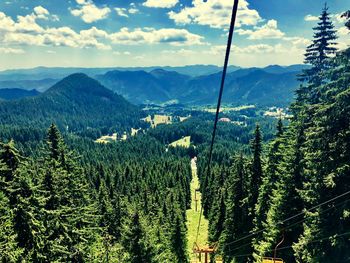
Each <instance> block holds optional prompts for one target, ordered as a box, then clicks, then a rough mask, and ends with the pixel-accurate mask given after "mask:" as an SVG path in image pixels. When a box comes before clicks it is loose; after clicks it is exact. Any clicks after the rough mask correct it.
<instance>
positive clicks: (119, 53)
mask: <svg viewBox="0 0 350 263" xmlns="http://www.w3.org/2000/svg"><path fill="white" fill-rule="evenodd" d="M113 54H114V55H117V56H120V55H124V56H130V55H131V53H130V52H129V51H124V52H120V51H114V52H113Z"/></svg>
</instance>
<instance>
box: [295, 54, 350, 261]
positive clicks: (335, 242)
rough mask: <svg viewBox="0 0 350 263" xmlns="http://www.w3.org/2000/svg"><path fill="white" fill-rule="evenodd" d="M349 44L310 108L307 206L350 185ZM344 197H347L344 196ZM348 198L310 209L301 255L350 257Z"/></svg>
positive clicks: (300, 258) (299, 257)
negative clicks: (317, 102)
mask: <svg viewBox="0 0 350 263" xmlns="http://www.w3.org/2000/svg"><path fill="white" fill-rule="evenodd" d="M349 61H350V49H347V50H345V51H343V52H340V53H339V54H337V56H336V57H335V58H334V59H333V61H332V62H333V63H334V68H333V69H331V70H329V71H328V72H327V74H328V76H327V77H328V78H329V79H330V80H331V81H330V82H329V83H327V84H325V85H322V86H320V90H321V100H320V101H321V102H320V103H319V104H317V105H315V106H314V108H313V111H310V112H309V114H310V115H311V117H312V118H311V120H312V121H311V122H310V124H309V127H308V129H307V130H306V131H305V137H306V140H305V144H304V145H303V154H304V156H305V157H304V163H305V180H304V189H303V191H301V197H302V199H303V202H304V204H305V207H306V208H307V209H309V208H311V207H313V206H316V205H319V204H321V203H323V202H325V201H327V200H330V199H332V198H334V197H336V196H339V195H341V194H344V193H345V192H347V191H348V190H349V189H350V183H349V174H350V169H349V160H350V150H349V149H350V144H349V143H350V133H349V125H350V121H349V120H350V88H349V82H350V78H349V76H350V75H349V73H350V62H349ZM344 199H345V200H344ZM349 210H350V207H349V202H347V201H346V198H343V199H339V200H337V202H331V203H328V204H327V205H323V206H321V207H319V208H317V209H314V210H312V211H308V212H307V213H306V216H305V217H306V219H305V223H304V225H303V227H304V231H303V234H302V235H301V237H300V238H299V241H298V242H297V243H296V244H295V246H294V250H295V253H296V257H297V260H298V261H300V262H301V261H302V262H306V263H309V262H322V263H323V262H330V261H334V262H337V261H338V262H341V261H348V260H349V259H350V252H349V250H348V249H347V248H348V247H349V238H348V237H344V236H342V234H343V233H348V232H349V231H350V224H349V214H348V212H347V211H349Z"/></svg>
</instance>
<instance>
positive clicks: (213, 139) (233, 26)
mask: <svg viewBox="0 0 350 263" xmlns="http://www.w3.org/2000/svg"><path fill="white" fill-rule="evenodd" d="M238 3H239V0H234V3H233V7H232V16H231V24H230V30H229V35H228V41H227V48H226V55H225V63H224V70H223V71H222V78H221V85H220V93H219V98H218V103H217V107H216V115H215V122H214V128H213V134H212V138H211V145H210V151H209V158H208V166H207V177H208V175H209V174H210V166H211V159H212V155H213V148H214V142H215V136H216V129H217V125H218V121H219V113H220V107H221V100H222V94H223V91H224V86H225V80H226V72H227V67H228V62H229V58H230V52H231V44H232V39H233V32H234V30H235V23H236V17H237V10H238ZM202 214H203V205H201V210H200V215H199V222H198V228H197V235H196V243H197V241H198V235H199V228H200V225H201V220H202Z"/></svg>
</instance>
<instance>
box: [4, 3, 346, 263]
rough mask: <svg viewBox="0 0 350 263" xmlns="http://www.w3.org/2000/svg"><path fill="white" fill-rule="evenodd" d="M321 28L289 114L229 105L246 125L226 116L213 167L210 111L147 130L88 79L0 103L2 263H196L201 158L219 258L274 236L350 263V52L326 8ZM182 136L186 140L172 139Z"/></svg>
mask: <svg viewBox="0 0 350 263" xmlns="http://www.w3.org/2000/svg"><path fill="white" fill-rule="evenodd" d="M344 16H345V17H347V18H349V16H350V15H349V12H347V13H346V14H344ZM346 26H347V27H348V28H349V27H350V25H349V22H348V23H347V24H346ZM349 29H350V28H349ZM314 31H315V33H314V40H313V42H312V44H311V45H310V46H309V47H308V48H307V50H306V54H305V63H306V64H310V65H311V67H306V68H305V69H304V71H303V73H302V74H300V75H299V80H300V83H301V86H300V88H299V89H298V90H297V93H296V100H295V102H294V103H293V104H292V105H291V107H290V110H291V113H292V114H293V117H292V119H291V120H286V119H282V118H280V119H279V120H278V121H277V120H273V119H271V118H270V119H269V118H264V117H263V116H261V115H259V114H257V113H256V111H255V110H251V109H247V110H244V111H240V112H239V113H237V112H231V113H222V114H221V115H220V117H226V118H230V119H233V120H237V121H240V120H244V121H245V125H242V126H241V125H232V124H231V123H225V122H221V123H219V125H218V133H217V137H216V141H215V147H214V152H213V155H212V166H211V167H210V169H209V170H208V169H207V168H208V167H207V162H208V149H209V145H210V138H211V132H212V123H213V120H214V116H213V114H211V113H208V112H200V111H195V110H193V111H189V112H186V111H183V112H181V114H179V115H178V116H181V115H182V116H187V115H189V114H191V118H189V119H187V120H185V121H183V122H176V123H173V124H171V125H160V126H159V127H156V128H154V129H149V127H148V125H147V124H145V123H144V122H142V121H141V118H143V117H144V116H145V113H144V112H142V111H141V110H140V108H139V107H136V106H134V105H132V104H130V103H129V102H127V101H126V100H125V99H123V98H122V97H121V96H119V95H117V94H115V93H114V92H112V91H110V90H108V89H106V88H105V87H103V86H102V85H101V84H100V83H99V82H97V81H95V80H93V79H91V78H89V77H87V76H86V75H84V74H73V75H71V76H69V77H67V78H65V79H63V80H62V81H60V82H59V83H57V84H56V85H54V86H53V87H52V88H50V89H49V90H47V91H46V92H44V93H43V94H41V95H39V96H36V97H33V98H24V99H21V100H15V101H6V102H0V139H1V141H0V261H1V262H120V263H153V262H154V263H157V262H178V263H186V262H189V255H188V252H187V247H188V244H187V238H186V233H187V227H186V210H187V209H189V208H190V204H191V193H190V183H191V180H192V173H191V166H190V159H191V158H193V157H195V156H197V157H198V171H199V179H200V182H201V189H200V190H201V192H202V198H203V203H202V205H203V211H204V216H205V217H206V218H207V219H208V220H209V241H210V243H211V244H217V248H218V250H217V251H216V254H217V255H220V256H222V257H223V259H224V262H228V263H231V262H235V263H238V262H261V261H262V258H263V257H271V256H273V254H274V249H275V247H276V245H277V244H278V243H280V241H283V242H281V243H280V246H279V247H278V248H277V249H276V251H277V256H278V257H279V258H283V259H284V260H285V262H306V263H316V262H317V263H321V262H324V263H326V262H348V261H350V251H349V247H350V201H349V195H350V192H349V189H350V180H349V174H350V166H349V161H350V87H349V83H350V49H346V50H341V51H340V50H337V49H336V45H335V44H336V40H337V37H336V31H335V30H334V27H333V24H332V22H331V20H330V14H329V13H328V10H327V8H325V9H324V10H323V12H322V14H321V16H320V20H319V22H318V25H317V26H316V27H315V28H314ZM242 116H245V117H244V118H243V117H242ZM241 118H243V119H241ZM53 123H54V124H53ZM257 123H258V124H257ZM139 127H141V128H143V131H144V132H141V133H139V134H138V135H137V136H133V137H130V138H128V139H127V140H126V141H117V142H113V143H108V144H99V143H95V142H94V140H95V139H96V138H98V137H99V136H101V135H103V134H109V133H112V132H124V131H129V130H130V129H131V128H139ZM184 136H191V144H192V145H191V146H190V147H189V148H182V147H179V148H172V147H169V144H170V143H171V142H173V141H175V140H178V139H181V138H182V137H184Z"/></svg>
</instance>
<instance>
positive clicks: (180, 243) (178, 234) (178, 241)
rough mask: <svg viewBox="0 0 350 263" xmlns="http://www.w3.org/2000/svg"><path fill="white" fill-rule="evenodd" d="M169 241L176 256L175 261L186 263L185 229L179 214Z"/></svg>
mask: <svg viewBox="0 0 350 263" xmlns="http://www.w3.org/2000/svg"><path fill="white" fill-rule="evenodd" d="M171 241H172V242H171V243H172V244H171V245H172V248H173V250H174V253H175V255H176V258H177V260H176V262H179V263H187V262H188V259H187V242H186V241H187V239H186V229H185V226H184V223H183V220H182V218H181V217H180V216H177V217H176V221H175V225H174V229H173V233H172V237H171Z"/></svg>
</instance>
